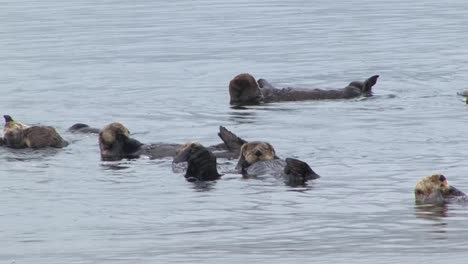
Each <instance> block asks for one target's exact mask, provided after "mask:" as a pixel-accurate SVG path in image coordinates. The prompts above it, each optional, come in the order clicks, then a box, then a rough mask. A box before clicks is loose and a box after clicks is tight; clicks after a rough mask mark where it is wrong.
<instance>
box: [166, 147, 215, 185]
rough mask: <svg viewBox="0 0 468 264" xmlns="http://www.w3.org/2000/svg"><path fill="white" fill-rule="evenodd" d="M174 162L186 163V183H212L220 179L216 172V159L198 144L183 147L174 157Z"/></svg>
mask: <svg viewBox="0 0 468 264" xmlns="http://www.w3.org/2000/svg"><path fill="white" fill-rule="evenodd" d="M174 162H175V163H178V162H187V163H188V167H187V171H186V173H185V178H186V179H187V181H190V182H194V181H214V180H217V179H219V178H220V177H221V175H220V174H219V173H218V170H217V164H216V157H215V155H213V153H211V152H210V151H209V150H208V149H207V148H205V147H203V146H202V145H200V144H198V143H188V144H185V145H183V146H182V147H181V148H180V149H179V150H178V151H177V154H176V156H175V157H174Z"/></svg>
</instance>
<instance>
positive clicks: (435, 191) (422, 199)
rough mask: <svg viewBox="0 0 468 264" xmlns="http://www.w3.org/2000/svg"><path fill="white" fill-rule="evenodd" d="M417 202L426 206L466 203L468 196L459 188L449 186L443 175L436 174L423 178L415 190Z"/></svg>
mask: <svg viewBox="0 0 468 264" xmlns="http://www.w3.org/2000/svg"><path fill="white" fill-rule="evenodd" d="M414 197H415V199H416V202H418V203H425V204H443V203H449V202H466V201H468V198H467V196H466V195H465V194H464V193H463V192H462V191H460V190H458V189H457V188H455V187H453V186H450V185H449V184H448V181H447V178H446V177H445V176H444V175H442V174H434V175H432V176H427V177H425V178H423V179H422V180H421V181H419V182H418V183H417V184H416V187H415V188H414Z"/></svg>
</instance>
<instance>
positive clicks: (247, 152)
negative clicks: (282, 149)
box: [236, 141, 320, 185]
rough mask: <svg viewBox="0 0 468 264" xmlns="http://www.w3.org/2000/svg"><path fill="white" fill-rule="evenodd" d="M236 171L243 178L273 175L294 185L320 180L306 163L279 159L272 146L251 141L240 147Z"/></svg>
mask: <svg viewBox="0 0 468 264" xmlns="http://www.w3.org/2000/svg"><path fill="white" fill-rule="evenodd" d="M236 169H237V170H238V171H240V172H241V173H242V174H243V175H244V176H245V177H260V176H265V175H273V176H274V177H275V178H278V179H283V181H284V182H286V183H288V184H294V185H295V184H304V183H305V182H306V181H307V180H313V179H318V178H320V176H319V175H318V174H316V173H315V172H314V171H313V170H312V169H311V168H310V166H309V165H308V164H307V163H305V162H303V161H300V160H297V159H291V158H287V159H286V160H283V159H280V158H279V157H278V156H277V155H276V151H275V149H274V148H273V146H272V145H271V144H270V143H268V142H262V141H252V142H248V143H245V144H244V145H242V148H241V153H240V157H239V162H238V163H237V166H236Z"/></svg>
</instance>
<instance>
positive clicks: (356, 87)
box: [345, 75, 379, 96]
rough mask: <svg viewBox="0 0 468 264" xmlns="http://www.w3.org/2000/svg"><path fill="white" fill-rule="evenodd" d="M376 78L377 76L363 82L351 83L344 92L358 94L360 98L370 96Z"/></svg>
mask: <svg viewBox="0 0 468 264" xmlns="http://www.w3.org/2000/svg"><path fill="white" fill-rule="evenodd" d="M378 78H379V75H374V76H372V77H370V78H369V79H367V80H365V81H363V82H360V81H354V82H351V83H349V84H348V86H346V88H345V90H346V91H347V92H349V93H358V94H360V95H362V96H372V87H373V86H374V85H375V84H376V83H377V79H378Z"/></svg>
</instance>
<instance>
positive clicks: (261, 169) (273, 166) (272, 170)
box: [243, 159, 286, 178]
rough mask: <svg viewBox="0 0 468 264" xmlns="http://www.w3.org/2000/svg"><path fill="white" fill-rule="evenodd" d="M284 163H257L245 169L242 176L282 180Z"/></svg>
mask: <svg viewBox="0 0 468 264" xmlns="http://www.w3.org/2000/svg"><path fill="white" fill-rule="evenodd" d="M285 166H286V161H284V160H282V159H274V160H265V161H257V162H255V163H254V164H252V165H250V166H249V167H247V169H245V171H244V173H243V174H244V176H246V177H254V178H260V177H268V176H273V177H275V178H282V177H283V176H284V167H285Z"/></svg>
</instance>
